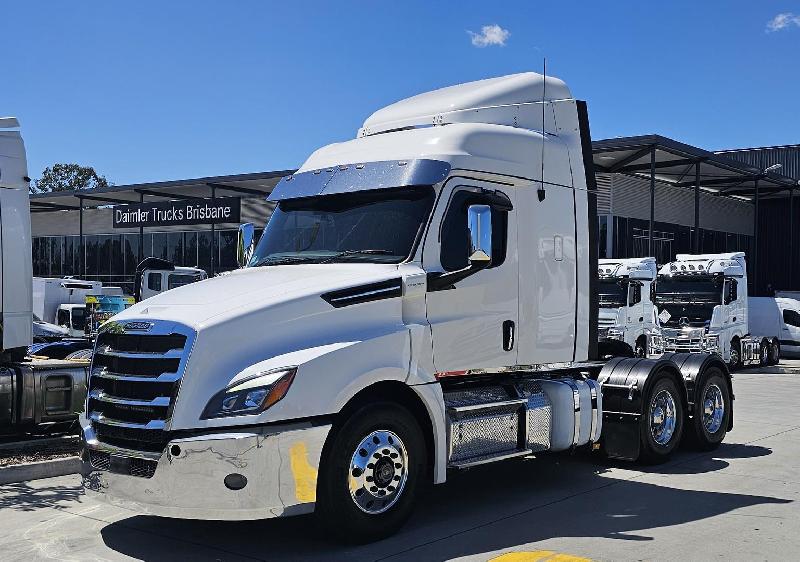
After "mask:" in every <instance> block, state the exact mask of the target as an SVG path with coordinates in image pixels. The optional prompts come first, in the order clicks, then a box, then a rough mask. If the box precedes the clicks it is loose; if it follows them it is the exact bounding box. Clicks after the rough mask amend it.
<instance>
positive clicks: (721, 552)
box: [0, 373, 800, 561]
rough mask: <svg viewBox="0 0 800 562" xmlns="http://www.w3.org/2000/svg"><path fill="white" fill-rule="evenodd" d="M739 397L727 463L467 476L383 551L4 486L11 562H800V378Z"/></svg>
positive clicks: (511, 467)
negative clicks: (577, 560)
mask: <svg viewBox="0 0 800 562" xmlns="http://www.w3.org/2000/svg"><path fill="white" fill-rule="evenodd" d="M734 390H735V393H736V398H737V401H736V416H735V418H736V419H735V429H734V431H733V432H732V433H730V434H729V435H728V437H727V439H726V442H725V443H724V444H723V445H722V446H721V447H720V448H719V449H718V450H717V451H714V452H712V453H695V452H690V451H681V452H679V453H678V454H677V455H675V457H674V459H673V460H672V461H671V462H670V463H667V464H664V465H660V466H655V467H643V466H638V465H630V464H625V463H610V462H602V461H601V460H600V459H598V458H597V457H594V456H589V455H575V456H569V455H551V456H542V457H541V458H538V459H532V458H531V459H521V460H516V461H509V462H505V463H498V464H496V465H487V466H485V467H481V468H476V469H473V470H470V471H467V472H460V473H453V474H451V475H450V479H449V481H448V483H447V484H445V485H443V486H437V487H434V488H432V489H431V490H430V491H429V493H428V494H427V495H426V496H425V497H424V498H423V500H422V501H421V502H420V505H419V508H418V511H417V513H416V514H415V516H414V517H413V519H412V521H411V522H410V524H409V525H408V526H407V527H406V528H404V529H403V530H402V531H401V532H400V533H399V534H398V535H396V536H394V537H392V538H390V539H387V540H385V541H382V542H380V543H375V544H371V545H365V546H360V547H342V546H340V545H338V544H333V543H330V542H327V541H325V540H324V539H322V538H319V537H318V536H317V533H316V532H315V529H314V520H313V518H311V517H298V518H294V519H286V520H271V521H262V522H244V523H232V522H204V521H181V520H174V519H160V518H155V517H147V516H140V515H136V514H135V513H132V512H128V511H125V510H122V509H118V508H113V507H110V506H106V505H103V504H98V503H95V502H93V501H92V500H90V499H87V498H85V497H83V495H82V493H81V491H80V486H79V479H78V477H76V476H65V477H58V478H51V479H47V480H39V481H35V482H29V483H23V484H10V485H6V486H0V552H2V555H1V556H2V558H3V559H4V560H31V559H50V558H56V559H59V560H87V559H90V560H95V559H97V560H99V559H105V560H125V559H141V560H161V559H167V558H170V559H178V560H184V559H186V560H188V559H191V560H289V559H291V560H332V559H336V560H415V561H419V560H448V559H461V558H463V559H471V560H472V559H474V560H488V559H492V558H495V557H499V556H501V555H504V554H507V553H519V554H515V555H511V556H506V557H504V558H503V560H504V561H507V560H521V559H525V557H526V556H527V559H529V560H536V559H545V558H548V559H551V560H557V559H560V560H568V559H570V558H569V557H570V556H573V557H582V558H590V559H596V560H675V559H686V560H710V559H717V558H726V559H730V560H752V559H760V560H786V559H795V558H797V557H798V556H800V502H798V500H800V418H798V416H797V411H798V403H800V399H799V398H798V396H799V395H800V376H798V375H793V374H750V373H747V374H744V373H743V374H737V375H736V376H735V380H734ZM197 493H202V490H198V491H197ZM543 551H547V552H544V554H543ZM524 553H529V554H527V555H526V554H524ZM573 559H574V558H573Z"/></svg>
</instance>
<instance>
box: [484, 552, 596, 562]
mask: <svg viewBox="0 0 800 562" xmlns="http://www.w3.org/2000/svg"><path fill="white" fill-rule="evenodd" d="M490 562H592V560H591V559H590V558H581V557H580V556H572V555H571V554H563V553H561V552H553V551H552V550H531V551H528V552H507V553H506V554H503V555H501V556H498V557H497V558H492V559H491V560H490Z"/></svg>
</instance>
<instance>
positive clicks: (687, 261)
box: [659, 252, 747, 277]
mask: <svg viewBox="0 0 800 562" xmlns="http://www.w3.org/2000/svg"><path fill="white" fill-rule="evenodd" d="M746 267H747V266H746V263H745V254H744V252H727V253H722V254H678V255H676V256H675V261H673V262H670V263H667V264H664V265H663V266H662V267H661V271H659V273H660V274H661V275H715V274H719V273H721V274H723V275H725V276H727V277H744V276H745V275H746V271H747V269H746Z"/></svg>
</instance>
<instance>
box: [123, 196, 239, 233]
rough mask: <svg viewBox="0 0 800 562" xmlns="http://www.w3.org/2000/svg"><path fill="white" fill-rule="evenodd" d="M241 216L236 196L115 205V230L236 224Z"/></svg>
mask: <svg viewBox="0 0 800 562" xmlns="http://www.w3.org/2000/svg"><path fill="white" fill-rule="evenodd" d="M240 215H241V199H239V198H238V197H224V198H220V199H214V200H211V199H187V200H184V201H168V202H165V203H161V202H160V203H138V204H132V205H117V206H116V207H114V228H133V227H139V226H144V227H148V226H174V225H182V224H218V223H238V222H239V218H240Z"/></svg>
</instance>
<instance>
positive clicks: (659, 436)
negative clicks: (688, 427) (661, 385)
mask: <svg viewBox="0 0 800 562" xmlns="http://www.w3.org/2000/svg"><path fill="white" fill-rule="evenodd" d="M676 424H677V418H676V415H675V399H674V398H673V397H672V394H670V393H669V392H667V391H666V390H661V391H660V392H659V393H658V394H656V395H655V396H654V397H653V400H652V401H651V402H650V434H651V435H652V436H653V441H655V442H656V443H658V444H659V445H662V446H663V445H666V444H667V443H669V442H670V439H672V436H673V435H674V434H675V426H676Z"/></svg>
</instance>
